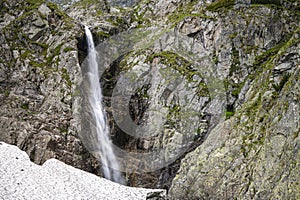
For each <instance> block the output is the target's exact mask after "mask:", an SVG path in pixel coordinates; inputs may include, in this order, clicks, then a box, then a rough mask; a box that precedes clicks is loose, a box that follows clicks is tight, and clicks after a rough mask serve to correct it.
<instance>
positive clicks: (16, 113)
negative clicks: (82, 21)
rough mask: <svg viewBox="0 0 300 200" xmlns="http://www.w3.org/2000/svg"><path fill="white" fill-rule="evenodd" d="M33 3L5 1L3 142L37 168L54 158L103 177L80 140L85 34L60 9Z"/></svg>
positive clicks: (0, 33)
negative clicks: (80, 51)
mask: <svg viewBox="0 0 300 200" xmlns="http://www.w3.org/2000/svg"><path fill="white" fill-rule="evenodd" d="M30 2H31V1H1V4H2V5H1V19H2V16H3V15H4V19H6V18H7V19H8V20H5V21H4V22H3V23H1V27H0V41H1V50H0V55H1V60H0V87H1V94H0V99H1V103H0V108H1V109H0V119H1V120H0V121H1V123H0V132H1V134H0V139H1V140H2V141H5V142H7V143H10V144H15V145H17V146H19V147H20V148H21V149H22V150H24V151H26V152H27V153H28V155H29V156H30V159H31V160H33V161H34V162H35V163H37V164H42V163H43V162H45V161H46V160H48V159H50V158H53V157H54V158H57V159H60V160H62V161H64V162H66V163H68V164H72V165H73V166H75V167H78V168H81V169H85V170H87V171H91V172H94V173H96V174H100V169H99V168H98V162H97V160H96V159H95V158H93V157H92V156H91V155H90V154H89V153H88V152H87V151H86V150H85V148H84V147H83V145H82V143H81V141H80V140H79V136H78V133H79V132H80V125H79V122H80V119H79V116H78V115H77V114H76V113H78V112H77V110H78V109H79V106H78V105H79V103H78V102H79V91H78V89H77V86H76V85H78V84H79V83H80V81H81V69H80V65H79V62H78V54H77V43H78V40H77V37H80V35H83V33H82V31H81V29H80V26H78V25H77V24H76V23H75V22H74V21H73V20H72V19H71V18H70V17H68V16H67V15H66V14H64V13H63V12H62V11H60V10H59V9H58V8H57V6H56V5H54V4H51V3H30ZM6 10H7V12H6ZM9 20H10V21H9ZM97 171H98V172H97Z"/></svg>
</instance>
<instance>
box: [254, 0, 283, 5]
mask: <svg viewBox="0 0 300 200" xmlns="http://www.w3.org/2000/svg"><path fill="white" fill-rule="evenodd" d="M251 4H274V5H277V6H281V2H280V0H251Z"/></svg>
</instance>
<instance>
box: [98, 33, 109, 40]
mask: <svg viewBox="0 0 300 200" xmlns="http://www.w3.org/2000/svg"><path fill="white" fill-rule="evenodd" d="M96 36H97V37H99V38H102V39H104V38H108V37H109V36H110V35H109V33H106V32H104V31H98V32H97V33H96Z"/></svg>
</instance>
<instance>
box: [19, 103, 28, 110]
mask: <svg viewBox="0 0 300 200" xmlns="http://www.w3.org/2000/svg"><path fill="white" fill-rule="evenodd" d="M21 108H22V109H24V110H28V109H29V104H28V103H23V104H21Z"/></svg>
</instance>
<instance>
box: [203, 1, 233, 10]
mask: <svg viewBox="0 0 300 200" xmlns="http://www.w3.org/2000/svg"><path fill="white" fill-rule="evenodd" d="M234 4H235V0H218V1H216V2H213V3H211V4H210V5H208V6H207V7H206V9H207V10H209V11H211V12H216V11H219V10H220V9H222V8H231V7H232V6H234Z"/></svg>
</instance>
